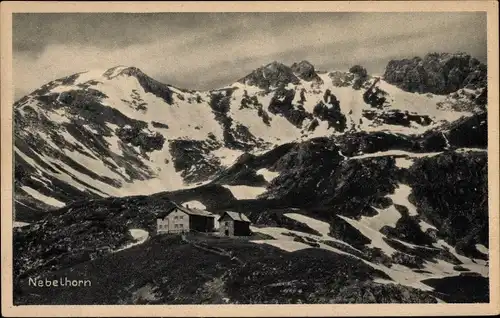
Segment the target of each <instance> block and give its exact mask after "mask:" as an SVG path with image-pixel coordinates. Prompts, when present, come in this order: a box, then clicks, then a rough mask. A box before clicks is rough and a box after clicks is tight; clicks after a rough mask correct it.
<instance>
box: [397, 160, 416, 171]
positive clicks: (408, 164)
mask: <svg viewBox="0 0 500 318" xmlns="http://www.w3.org/2000/svg"><path fill="white" fill-rule="evenodd" d="M412 165H413V160H411V159H407V158H396V167H398V168H403V169H408V168H410V167H411V166H412Z"/></svg>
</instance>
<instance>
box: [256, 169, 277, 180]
mask: <svg viewBox="0 0 500 318" xmlns="http://www.w3.org/2000/svg"><path fill="white" fill-rule="evenodd" d="M257 174H260V175H261V176H263V177H264V179H266V181H267V182H271V181H272V180H273V179H274V178H276V177H277V176H279V175H280V173H279V172H274V171H270V170H268V169H266V168H262V169H259V170H257Z"/></svg>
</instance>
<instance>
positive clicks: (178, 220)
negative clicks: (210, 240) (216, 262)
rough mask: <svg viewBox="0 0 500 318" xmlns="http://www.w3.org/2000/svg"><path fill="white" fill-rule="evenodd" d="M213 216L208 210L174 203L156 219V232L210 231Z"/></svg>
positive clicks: (212, 224)
mask: <svg viewBox="0 0 500 318" xmlns="http://www.w3.org/2000/svg"><path fill="white" fill-rule="evenodd" d="M215 217H216V216H215V215H214V214H212V213H210V212H208V211H203V210H199V209H193V208H189V206H185V207H184V206H182V205H178V204H174V206H172V207H171V208H169V209H168V210H167V211H165V213H163V214H162V215H160V216H158V218H157V219H156V225H157V233H158V234H167V233H186V232H190V231H195V232H212V231H214V223H215Z"/></svg>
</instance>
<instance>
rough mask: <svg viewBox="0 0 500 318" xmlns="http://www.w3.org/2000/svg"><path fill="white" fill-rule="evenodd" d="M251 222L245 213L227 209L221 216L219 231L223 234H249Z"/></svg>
mask: <svg viewBox="0 0 500 318" xmlns="http://www.w3.org/2000/svg"><path fill="white" fill-rule="evenodd" d="M250 223H251V222H250V220H249V219H248V217H247V216H246V215H245V214H243V213H238V212H230V211H226V212H224V213H223V214H222V215H221V217H220V218H219V233H220V234H221V235H222V236H249V235H250V234H251V232H250Z"/></svg>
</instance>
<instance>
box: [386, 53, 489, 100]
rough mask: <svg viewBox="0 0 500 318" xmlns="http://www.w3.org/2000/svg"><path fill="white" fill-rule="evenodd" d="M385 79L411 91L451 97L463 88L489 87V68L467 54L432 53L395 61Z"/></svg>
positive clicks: (387, 68) (388, 66)
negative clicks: (421, 56)
mask: <svg viewBox="0 0 500 318" xmlns="http://www.w3.org/2000/svg"><path fill="white" fill-rule="evenodd" d="M384 79H385V80H386V81H387V82H389V83H391V84H394V85H396V86H398V87H400V88H401V89H404V90H405V91H409V92H419V93H434V94H449V93H452V92H455V91H457V90H458V89H460V88H468V89H471V90H473V89H477V88H484V87H486V81H487V72H486V65H484V64H483V63H481V62H479V61H478V60H477V59H475V58H474V57H471V56H470V55H468V54H465V53H456V54H449V53H432V54H428V55H426V56H425V57H424V58H420V57H415V58H413V59H403V60H392V61H390V62H389V64H387V67H386V70H385V73H384Z"/></svg>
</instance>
